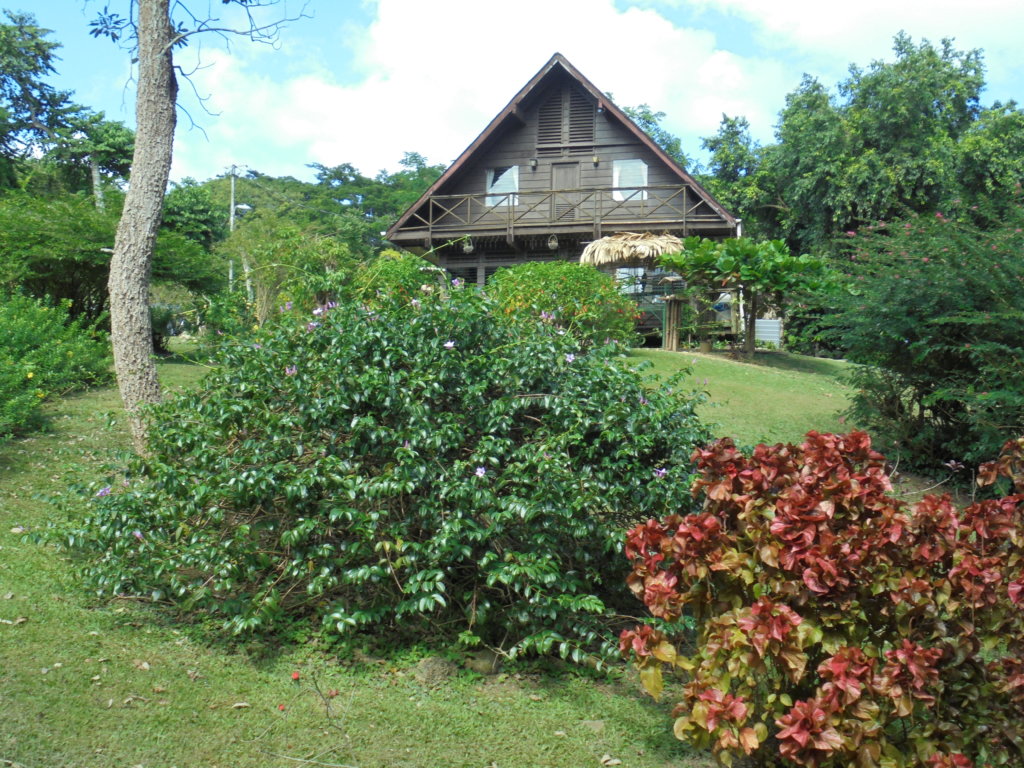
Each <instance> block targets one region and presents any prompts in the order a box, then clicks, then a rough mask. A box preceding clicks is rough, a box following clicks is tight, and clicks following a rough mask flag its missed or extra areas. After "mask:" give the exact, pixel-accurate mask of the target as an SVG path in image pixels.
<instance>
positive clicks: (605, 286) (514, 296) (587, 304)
mask: <svg viewBox="0 0 1024 768" xmlns="http://www.w3.org/2000/svg"><path fill="white" fill-rule="evenodd" d="M488 291H490V292H491V294H492V295H493V296H494V297H495V299H496V300H497V301H498V304H500V305H501V308H502V310H503V311H504V312H505V313H506V314H507V315H508V316H509V317H510V318H513V319H514V318H517V317H519V318H522V319H523V320H524V321H525V322H527V323H532V322H534V319H535V318H536V317H537V316H538V315H539V316H540V317H542V318H543V319H545V320H546V321H548V322H551V323H554V324H555V325H558V326H560V327H562V328H564V329H565V330H566V331H567V332H568V333H569V334H571V335H573V336H575V337H576V338H577V339H578V340H579V341H580V342H581V343H583V344H586V345H594V344H605V343H607V342H608V341H619V342H623V343H627V344H628V343H631V342H632V341H633V340H634V339H635V337H636V331H635V328H634V323H635V321H636V314H637V307H636V304H635V303H634V302H633V300H632V299H630V298H629V296H627V295H625V294H624V293H622V292H621V291H620V290H619V288H618V286H617V285H616V284H615V280H614V279H613V278H612V277H611V276H610V275H607V274H605V273H603V272H600V271H598V270H597V269H595V268H594V267H591V266H587V265H584V264H577V263H575V262H568V261H548V262H532V263H528V264H521V265H519V266H516V267H509V268H507V269H499V270H498V271H497V272H496V273H495V274H494V277H492V278H491V280H490V282H489V283H488Z"/></svg>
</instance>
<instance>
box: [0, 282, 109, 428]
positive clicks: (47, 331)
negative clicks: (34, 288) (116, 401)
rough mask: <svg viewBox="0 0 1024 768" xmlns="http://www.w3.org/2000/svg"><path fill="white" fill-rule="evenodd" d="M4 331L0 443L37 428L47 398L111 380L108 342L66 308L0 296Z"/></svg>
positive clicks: (0, 359) (0, 349) (0, 347)
mask: <svg viewBox="0 0 1024 768" xmlns="http://www.w3.org/2000/svg"><path fill="white" fill-rule="evenodd" d="M0 328H2V329H3V333H0V440H3V439H4V438H7V437H9V436H10V435H12V434H17V433H19V432H21V431H23V430H25V429H27V428H30V427H33V426H35V425H36V424H37V422H38V420H39V417H40V406H41V405H42V403H43V402H44V401H45V400H46V399H47V398H49V397H52V396H54V395H62V394H64V393H66V392H70V391H72V390H75V389H81V388H83V387H86V386H88V385H90V384H94V383H96V382H99V381H103V380H106V379H108V378H109V376H110V357H109V351H108V350H107V345H106V340H105V338H104V337H103V335H102V334H100V333H97V332H94V331H93V330H92V329H90V328H88V327H85V326H83V325H82V323H81V322H76V321H70V320H69V319H68V311H67V306H66V305H58V306H48V305H47V304H44V303H42V302H39V301H36V300H34V299H30V298H28V297H25V296H19V295H4V294H0Z"/></svg>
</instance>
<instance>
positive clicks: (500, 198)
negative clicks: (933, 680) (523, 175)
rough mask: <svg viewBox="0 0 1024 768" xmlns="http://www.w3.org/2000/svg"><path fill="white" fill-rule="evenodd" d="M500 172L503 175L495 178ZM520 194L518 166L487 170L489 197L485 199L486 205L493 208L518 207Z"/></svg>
mask: <svg viewBox="0 0 1024 768" xmlns="http://www.w3.org/2000/svg"><path fill="white" fill-rule="evenodd" d="M499 171H500V172H501V174H500V175H499V176H498V177H497V178H495V174H496V173H497V172H499ZM518 192H519V166H518V165H508V166H502V167H499V168H488V169H487V197H486V198H484V203H485V204H486V205H489V206H491V207H492V208H493V207H500V206H504V205H517V204H518V203H519V195H518Z"/></svg>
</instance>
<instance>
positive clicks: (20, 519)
mask: <svg viewBox="0 0 1024 768" xmlns="http://www.w3.org/2000/svg"><path fill="white" fill-rule="evenodd" d="M161 373H162V376H163V379H164V382H165V384H167V385H169V386H170V387H172V388H173V387H175V386H181V385H186V384H188V383H190V382H194V381H196V380H197V378H198V377H199V375H200V374H201V369H200V368H199V367H197V366H192V365H187V364H184V363H181V362H173V361H172V362H166V363H164V364H162V365H161ZM119 406H120V403H119V400H118V398H117V394H116V392H115V391H114V390H113V389H108V390H101V391H96V392H91V393H87V394H84V395H79V396H76V397H70V398H68V399H66V400H64V401H63V402H61V403H59V404H57V405H56V406H55V407H54V410H53V414H52V415H53V420H52V423H51V427H50V431H49V432H48V433H46V434H42V435H38V436H34V437H31V438H28V439H24V440H19V441H15V442H12V443H8V444H7V445H4V446H0V712H2V713H3V726H2V727H0V766H24V767H25V768H44V767H45V768H57V767H58V766H60V767H61V768H74V767H79V766H80V767H81V768H106V767H108V766H109V767H110V768H129V767H130V766H144V767H145V768H168V767H170V766H178V767H179V768H185V767H186V766H187V767H189V768H193V767H198V766H204V767H205V766H222V767H224V768H227V767H230V768H244V767H246V766H253V767H254V768H255V767H256V766H259V767H260V768H276V767H277V766H282V767H283V766H292V767H294V766H301V765H309V766H318V765H321V766H323V765H326V766H332V765H333V766H357V767H358V768H374V767H379V768H385V767H386V768H395V767H396V766H410V767H412V766H415V767H422V768H427V767H430V768H434V767H435V766H466V767H467V768H485V767H486V766H491V765H495V766H499V767H501V768H514V767H517V766H564V767H565V768H578V767H579V766H595V768H598V766H600V765H601V759H602V758H604V757H605V756H609V757H610V758H612V759H619V760H621V761H622V765H624V766H632V767H634V768H655V767H661V768H664V767H667V766H670V765H671V766H686V765H693V766H706V765H709V762H708V761H707V760H706V759H705V758H703V757H691V756H688V753H687V750H686V748H685V747H684V746H683V745H681V744H680V743H679V742H678V741H676V740H675V739H674V737H673V736H672V734H671V730H670V727H671V719H670V717H669V710H670V708H671V705H670V703H669V704H663V705H657V704H654V703H653V702H652V701H650V700H649V699H646V698H644V697H642V696H641V695H640V694H639V693H638V688H637V686H636V685H635V683H634V682H633V681H632V680H631V679H629V678H628V677H627V678H626V679H625V680H621V679H615V678H611V679H607V678H598V677H594V676H592V675H585V674H580V673H574V672H571V671H565V670H555V671H545V672H543V673H541V672H539V671H538V668H537V667H536V666H534V667H528V666H524V667H521V668H509V669H506V670H505V671H504V673H503V674H501V675H489V676H484V675H480V674H478V673H475V672H472V671H470V670H467V669H464V668H462V666H461V659H460V658H459V657H457V656H454V654H453V657H454V659H455V661H456V662H457V663H458V665H457V666H456V667H455V668H454V672H453V673H452V674H450V675H446V676H441V677H440V678H438V677H437V676H436V675H425V674H424V672H423V669H422V667H421V666H420V665H421V664H422V661H421V659H422V657H423V656H424V655H425V653H426V652H425V651H421V652H415V651H414V652H410V651H403V652H400V653H399V652H394V653H391V654H387V653H384V652H378V654H377V655H378V656H380V657H383V658H374V657H368V656H365V655H359V656H358V658H353V657H352V655H351V654H345V655H339V654H337V653H335V652H332V651H330V650H329V649H325V648H319V647H317V646H316V645H314V644H312V643H306V644H301V643H297V644H294V645H291V646H289V647H286V648H283V649H282V648H277V647H274V646H272V645H267V644H262V645H261V644H257V643H249V644H242V645H235V646H228V645H226V644H224V643H222V642H218V641H212V640H209V639H208V638H209V637H210V635H209V634H207V633H204V631H203V627H202V626H194V627H185V626H181V625H176V624H175V623H174V622H173V621H172V620H171V619H170V618H169V617H168V616H167V615H166V614H162V613H160V612H159V611H156V610H154V609H153V608H151V607H150V606H147V605H145V604H141V603H138V602H136V601H131V600H121V601H114V602H112V603H97V602H96V601H94V600H92V599H91V598H90V596H89V595H88V594H86V593H85V592H84V590H83V589H82V587H81V585H80V584H79V583H77V581H76V578H75V572H74V569H73V568H72V567H71V565H70V564H69V563H68V562H67V561H66V559H65V558H64V556H62V555H61V554H59V553H57V552H55V551H54V550H52V549H50V548H48V547H46V546H43V545H40V544H37V543H35V542H34V541H32V539H31V536H30V535H26V534H25V533H24V532H23V531H24V530H27V531H28V532H29V534H31V532H32V531H34V530H38V529H40V528H42V527H45V526H46V525H47V522H48V521H49V520H50V519H52V518H53V516H54V515H55V514H57V513H56V511H55V508H54V507H53V506H52V505H51V504H49V503H48V502H47V501H46V497H48V496H52V495H55V494H61V493H65V492H66V491H67V488H68V487H69V486H71V485H74V484H76V483H86V482H89V481H90V480H92V479H93V478H94V477H97V476H100V475H101V474H102V467H103V465H104V464H105V463H107V462H110V461H114V460H116V457H117V452H118V451H119V450H121V449H122V448H123V446H125V445H126V435H125V431H124V424H123V420H122V419H121V418H120V416H119V415H118V409H119ZM296 671H297V672H299V674H300V679H299V680H298V682H296V681H293V680H292V674H293V672H296Z"/></svg>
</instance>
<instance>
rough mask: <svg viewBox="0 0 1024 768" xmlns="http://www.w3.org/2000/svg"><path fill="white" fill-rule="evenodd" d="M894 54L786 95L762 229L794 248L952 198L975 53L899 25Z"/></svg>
mask: <svg viewBox="0 0 1024 768" xmlns="http://www.w3.org/2000/svg"><path fill="white" fill-rule="evenodd" d="M893 52H894V54H895V59H894V60H893V61H891V62H883V61H875V62H873V63H872V64H871V65H869V66H868V67H867V68H865V69H861V68H859V67H856V66H853V67H851V68H850V75H849V77H848V78H847V79H846V80H844V81H843V82H842V83H840V84H839V88H838V93H837V94H836V95H835V96H833V95H832V94H831V93H830V92H829V91H828V90H827V89H826V88H825V87H824V86H823V85H822V84H821V83H820V82H819V81H817V80H815V79H814V78H811V77H806V76H805V78H804V80H803V82H802V83H801V84H800V86H799V88H797V89H796V91H794V92H793V93H791V94H790V95H789V96H788V97H787V98H786V105H785V107H784V108H783V110H782V113H781V115H780V121H779V125H778V128H777V131H776V137H777V140H778V141H777V143H776V144H775V145H774V146H771V147H768V148H767V149H766V151H765V152H764V154H763V156H762V163H761V166H760V169H759V171H758V175H759V178H758V179H757V186H758V187H759V189H760V190H761V193H760V194H761V199H760V201H759V205H760V208H759V213H760V214H761V215H763V216H764V217H765V219H766V223H767V227H766V229H767V231H768V232H770V233H771V234H775V235H776V236H782V237H785V238H786V239H787V240H788V241H789V242H790V244H791V246H793V247H794V248H796V249H799V250H808V249H813V248H820V247H822V246H824V245H826V244H827V243H828V242H829V240H830V239H831V238H833V237H835V236H836V235H839V234H841V233H843V232H845V231H847V230H855V229H857V228H858V227H860V226H862V225H865V224H871V223H873V222H877V221H879V220H880V219H891V218H893V217H894V216H898V215H901V214H904V213H906V212H908V211H909V212H926V211H931V212H934V211H935V210H936V209H937V208H941V207H943V206H945V205H948V204H949V203H950V202H951V201H952V200H953V199H956V198H957V197H958V196H959V191H960V190H959V180H958V177H957V164H958V159H957V158H958V153H959V143H960V141H961V140H962V138H963V137H964V136H965V135H966V134H967V133H968V132H969V131H970V129H971V127H972V125H973V124H974V123H975V122H976V120H977V119H978V116H979V114H980V112H981V107H980V104H979V95H980V92H981V89H982V87H983V86H984V75H983V67H982V60H981V52H980V51H976V50H975V51H966V52H964V51H958V50H956V49H955V48H954V47H953V46H952V43H951V42H950V41H948V40H944V41H942V43H941V44H940V45H939V46H934V45H932V44H931V43H929V42H928V41H927V40H926V41H923V42H921V43H920V44H916V45H915V44H914V42H913V41H912V40H911V39H910V37H908V36H907V35H905V34H902V33H901V34H899V35H897V36H896V38H895V40H894V43H893Z"/></svg>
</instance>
